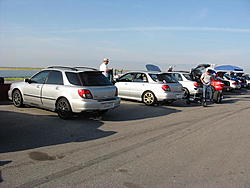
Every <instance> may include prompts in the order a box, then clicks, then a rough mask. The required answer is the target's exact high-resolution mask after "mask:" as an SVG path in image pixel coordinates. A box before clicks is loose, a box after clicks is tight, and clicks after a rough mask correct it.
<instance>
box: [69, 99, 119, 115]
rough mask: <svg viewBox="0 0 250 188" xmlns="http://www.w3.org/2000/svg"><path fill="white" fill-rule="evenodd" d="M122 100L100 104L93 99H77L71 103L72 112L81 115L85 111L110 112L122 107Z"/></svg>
mask: <svg viewBox="0 0 250 188" xmlns="http://www.w3.org/2000/svg"><path fill="white" fill-rule="evenodd" d="M120 102H121V99H120V98H119V97H116V98H115V99H114V100H108V101H103V102H100V101H98V100H93V99H77V100H72V101H71V108H72V111H73V112H75V113H80V112H84V111H96V110H109V109H113V108H116V107H118V106H119V105H120Z"/></svg>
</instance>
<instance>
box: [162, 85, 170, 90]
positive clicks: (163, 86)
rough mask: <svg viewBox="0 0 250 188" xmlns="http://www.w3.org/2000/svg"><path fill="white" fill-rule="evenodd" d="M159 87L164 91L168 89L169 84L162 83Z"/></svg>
mask: <svg viewBox="0 0 250 188" xmlns="http://www.w3.org/2000/svg"><path fill="white" fill-rule="evenodd" d="M161 88H162V89H163V90H164V91H170V87H169V85H162V86H161Z"/></svg>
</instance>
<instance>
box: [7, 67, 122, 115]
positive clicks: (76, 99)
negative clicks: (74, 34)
mask: <svg viewBox="0 0 250 188" xmlns="http://www.w3.org/2000/svg"><path fill="white" fill-rule="evenodd" d="M8 95H9V99H10V100H12V101H13V103H14V105H15V106H16V107H21V106H23V105H24V104H28V105H32V106H38V107H41V108H46V109H49V110H52V111H56V112H57V113H58V116H59V117H60V118H62V119H69V118H71V117H72V116H73V114H74V113H81V112H84V111H98V112H100V113H104V112H107V111H108V110H109V109H113V108H115V107H117V106H119V105H120V98H119V97H117V95H118V94H117V88H116V86H114V85H112V84H111V82H110V81H109V80H108V79H107V78H106V77H105V76H104V75H103V74H102V73H101V72H100V71H97V70H96V69H93V68H86V67H75V68H70V67H61V66H54V67H48V68H47V69H44V70H42V71H40V72H38V73H37V74H35V75H34V76H33V77H31V78H30V79H25V81H24V82H16V83H12V84H11V87H10V90H9V91H8Z"/></svg>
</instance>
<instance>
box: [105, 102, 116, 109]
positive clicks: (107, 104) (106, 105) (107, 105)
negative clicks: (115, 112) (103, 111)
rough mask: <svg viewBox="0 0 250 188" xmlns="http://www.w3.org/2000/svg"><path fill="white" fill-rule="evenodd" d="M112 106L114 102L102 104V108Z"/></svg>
mask: <svg viewBox="0 0 250 188" xmlns="http://www.w3.org/2000/svg"><path fill="white" fill-rule="evenodd" d="M113 107H114V103H105V104H103V108H113Z"/></svg>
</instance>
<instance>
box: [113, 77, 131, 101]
mask: <svg viewBox="0 0 250 188" xmlns="http://www.w3.org/2000/svg"><path fill="white" fill-rule="evenodd" d="M134 75H135V73H127V74H125V75H123V76H121V77H120V78H119V79H117V80H116V83H115V86H116V87H117V89H118V95H119V97H124V98H130V97H131V83H132V80H133V78H134Z"/></svg>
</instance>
